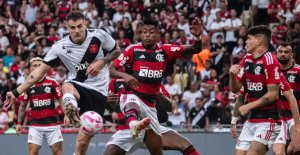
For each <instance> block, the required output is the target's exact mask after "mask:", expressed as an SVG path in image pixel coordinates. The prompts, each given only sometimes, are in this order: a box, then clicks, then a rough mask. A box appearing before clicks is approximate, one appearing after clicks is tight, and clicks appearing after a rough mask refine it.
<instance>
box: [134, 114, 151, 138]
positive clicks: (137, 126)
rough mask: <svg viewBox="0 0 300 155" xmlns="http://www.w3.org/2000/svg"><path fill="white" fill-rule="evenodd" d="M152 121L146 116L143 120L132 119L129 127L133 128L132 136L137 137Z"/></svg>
mask: <svg viewBox="0 0 300 155" xmlns="http://www.w3.org/2000/svg"><path fill="white" fill-rule="evenodd" d="M150 123H151V119H150V118H148V117H147V118H144V119H142V120H141V121H131V122H130V123H129V127H130V130H131V135H132V138H137V137H138V136H139V133H140V132H141V131H142V130H144V129H145V128H146V127H147V126H148V125H149V124H150Z"/></svg>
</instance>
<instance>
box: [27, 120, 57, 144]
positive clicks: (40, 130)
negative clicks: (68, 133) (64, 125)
mask: <svg viewBox="0 0 300 155" xmlns="http://www.w3.org/2000/svg"><path fill="white" fill-rule="evenodd" d="M44 136H45V137H46V138H47V142H48V145H49V146H52V145H53V144H55V143H57V142H62V141H63V137H62V134H61V131H60V125H56V126H47V127H38V126H29V132H28V143H32V144H36V145H39V146H42V143H43V138H44Z"/></svg>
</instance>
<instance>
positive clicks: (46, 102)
mask: <svg viewBox="0 0 300 155" xmlns="http://www.w3.org/2000/svg"><path fill="white" fill-rule="evenodd" d="M50 104H51V100H50V99H45V100H33V106H34V107H44V106H49V105H50Z"/></svg>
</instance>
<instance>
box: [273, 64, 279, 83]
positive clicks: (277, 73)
mask: <svg viewBox="0 0 300 155" xmlns="http://www.w3.org/2000/svg"><path fill="white" fill-rule="evenodd" d="M274 72H275V79H276V80H279V78H280V77H279V72H278V67H275V69H274Z"/></svg>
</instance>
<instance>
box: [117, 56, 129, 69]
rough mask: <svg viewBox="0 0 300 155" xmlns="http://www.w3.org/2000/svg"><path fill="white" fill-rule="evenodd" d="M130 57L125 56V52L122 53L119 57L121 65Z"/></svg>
mask: <svg viewBox="0 0 300 155" xmlns="http://www.w3.org/2000/svg"><path fill="white" fill-rule="evenodd" d="M128 59H129V57H125V56H124V54H123V53H122V54H121V55H120V56H119V57H118V60H120V66H123V65H124V64H125V63H126V61H127V60H128Z"/></svg>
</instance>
